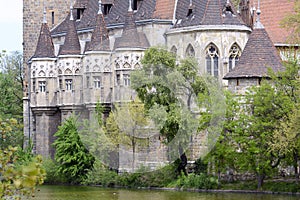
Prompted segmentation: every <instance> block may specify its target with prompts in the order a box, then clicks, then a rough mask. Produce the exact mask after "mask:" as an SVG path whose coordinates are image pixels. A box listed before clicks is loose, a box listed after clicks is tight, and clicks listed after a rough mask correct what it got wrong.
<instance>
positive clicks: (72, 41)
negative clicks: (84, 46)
mask: <svg viewBox="0 0 300 200" xmlns="http://www.w3.org/2000/svg"><path fill="white" fill-rule="evenodd" d="M69 16H70V21H69V23H68V30H67V34H66V36H65V42H64V44H63V45H62V47H61V49H60V52H59V55H78V54H80V43H79V39H78V35H77V31H76V27H75V21H74V19H73V14H72V9H71V12H70V14H69Z"/></svg>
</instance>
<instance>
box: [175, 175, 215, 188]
mask: <svg viewBox="0 0 300 200" xmlns="http://www.w3.org/2000/svg"><path fill="white" fill-rule="evenodd" d="M176 187H179V188H195V189H216V188H218V179H217V178H216V177H213V176H209V175H206V174H203V173H201V174H199V175H197V174H194V173H192V174H189V175H187V176H185V175H184V174H183V173H182V174H181V176H179V178H178V180H177V181H176Z"/></svg>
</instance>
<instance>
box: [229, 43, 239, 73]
mask: <svg viewBox="0 0 300 200" xmlns="http://www.w3.org/2000/svg"><path fill="white" fill-rule="evenodd" d="M241 54H242V50H241V48H240V46H239V45H238V44H237V43H236V42H235V43H233V45H232V46H231V47H230V50H229V56H228V71H231V70H232V69H234V68H235V66H236V65H237V63H238V61H239V59H240V57H241Z"/></svg>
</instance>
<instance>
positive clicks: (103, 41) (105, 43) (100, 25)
mask: <svg viewBox="0 0 300 200" xmlns="http://www.w3.org/2000/svg"><path fill="white" fill-rule="evenodd" d="M86 50H87V51H110V47H109V37H108V31H107V28H106V24H105V20H104V16H103V13H102V11H101V7H100V8H99V12H98V14H97V17H96V26H95V28H94V31H93V34H92V38H91V42H90V43H89V45H88V47H87V49H86Z"/></svg>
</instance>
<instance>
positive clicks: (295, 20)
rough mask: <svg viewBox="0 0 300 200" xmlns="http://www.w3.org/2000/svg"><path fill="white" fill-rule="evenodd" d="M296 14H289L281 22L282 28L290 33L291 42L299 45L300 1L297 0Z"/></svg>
mask: <svg viewBox="0 0 300 200" xmlns="http://www.w3.org/2000/svg"><path fill="white" fill-rule="evenodd" d="M294 3H295V5H294V12H292V13H289V14H287V15H286V16H285V17H284V18H283V20H282V21H281V22H280V24H281V26H282V27H283V28H285V29H287V30H289V31H290V35H289V38H288V40H289V42H291V43H294V44H299V41H300V1H298V0H296V1H295V2H294Z"/></svg>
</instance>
